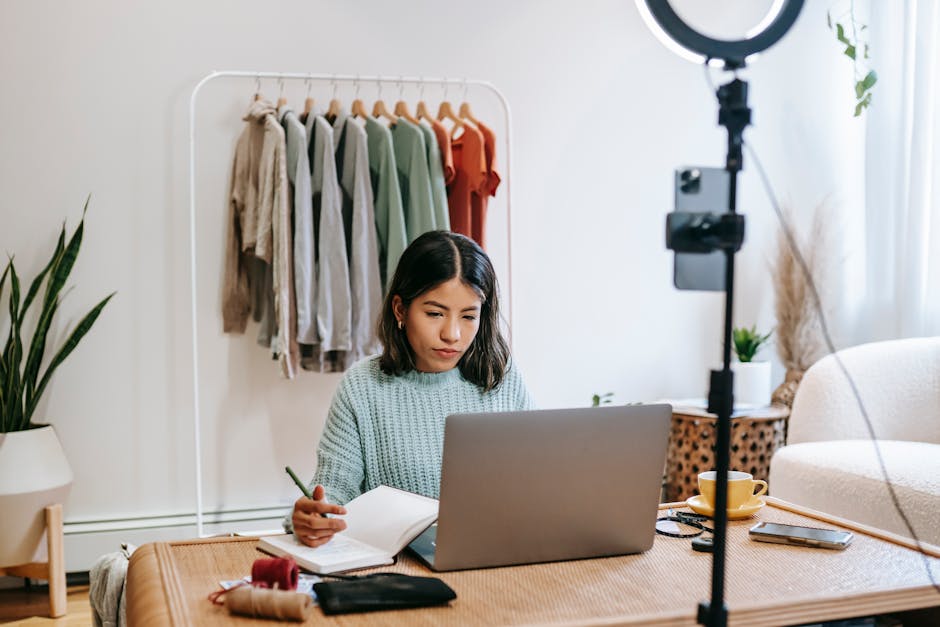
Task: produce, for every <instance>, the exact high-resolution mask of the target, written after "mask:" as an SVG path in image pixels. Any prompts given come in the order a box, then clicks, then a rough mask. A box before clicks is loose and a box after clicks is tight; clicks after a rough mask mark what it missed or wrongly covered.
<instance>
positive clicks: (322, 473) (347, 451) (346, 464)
mask: <svg viewBox="0 0 940 627" xmlns="http://www.w3.org/2000/svg"><path fill="white" fill-rule="evenodd" d="M348 382H349V379H348V378H346V379H344V380H343V383H341V384H340V387H339V389H338V390H337V392H336V396H334V397H333V403H332V405H331V406H330V411H329V414H328V416H327V419H326V426H325V427H324V429H323V435H322V436H320V445H319V447H318V448H317V472H316V475H315V476H314V479H313V484H312V486H311V487H313V486H316V485H317V484H321V485H323V487H324V489H325V490H326V498H327V500H328V501H329V502H330V503H336V504H340V505H343V504H346V503H348V502H349V501H351V500H352V499H354V498H355V497H357V496H359V495H360V494H361V493H362V487H363V481H364V480H365V467H364V463H363V459H362V441H361V437H360V434H359V424H358V420H357V417H356V414H355V411H354V410H353V407H352V403H351V402H350V400H349V399H350V394H349V390H348V389H347V388H348Z"/></svg>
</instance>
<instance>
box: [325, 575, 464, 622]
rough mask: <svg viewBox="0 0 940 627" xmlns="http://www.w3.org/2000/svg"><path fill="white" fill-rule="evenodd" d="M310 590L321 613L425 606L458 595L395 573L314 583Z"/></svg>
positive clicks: (439, 584) (441, 586)
mask: <svg viewBox="0 0 940 627" xmlns="http://www.w3.org/2000/svg"><path fill="white" fill-rule="evenodd" d="M313 591H314V592H316V593H317V602H318V603H319V604H320V608H321V609H322V610H323V613H324V614H346V613H348V612H374V611H376V610H396V609H405V608H409V607H427V606H429V605H441V604H443V603H447V602H448V601H452V600H453V599H456V598H457V593H456V592H454V591H453V590H452V589H451V587H450V586H448V585H447V584H446V583H444V582H443V581H441V580H440V579H435V578H433V577H413V576H411V575H400V574H397V573H376V574H375V575H368V576H365V577H359V578H357V579H350V580H346V581H321V582H319V583H315V584H313Z"/></svg>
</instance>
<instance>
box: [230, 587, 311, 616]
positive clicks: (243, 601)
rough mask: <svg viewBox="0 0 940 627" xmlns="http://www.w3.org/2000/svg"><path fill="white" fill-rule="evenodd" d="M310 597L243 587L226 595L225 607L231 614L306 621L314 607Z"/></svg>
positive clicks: (295, 593)
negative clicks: (311, 608)
mask: <svg viewBox="0 0 940 627" xmlns="http://www.w3.org/2000/svg"><path fill="white" fill-rule="evenodd" d="M312 603H313V601H312V599H311V598H310V596H309V595H306V594H303V593H301V592H290V591H287V590H272V589H268V588H258V587H255V586H241V587H238V588H235V589H233V590H229V591H228V592H226V593H225V607H227V608H228V611H229V613H231V614H240V615H242V616H257V617H259V618H276V619H278V620H295V621H304V620H306V619H307V613H308V612H309V611H310V607H311V606H312Z"/></svg>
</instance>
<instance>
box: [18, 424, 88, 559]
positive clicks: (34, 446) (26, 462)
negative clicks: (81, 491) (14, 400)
mask: <svg viewBox="0 0 940 627" xmlns="http://www.w3.org/2000/svg"><path fill="white" fill-rule="evenodd" d="M71 486H72V469H71V467H69V462H68V460H67V459H66V458H65V451H63V450H62V446H61V445H60V444H59V438H58V437H56V433H55V429H53V428H52V425H33V426H32V428H30V429H26V430H25V431H11V432H9V433H0V567H6V566H19V565H21V564H28V563H30V562H32V561H36V555H37V551H39V552H40V556H41V555H42V551H41V548H42V547H44V546H45V544H44V543H43V542H42V539H43V531H45V519H44V517H43V510H44V509H45V507H46V506H47V505H54V504H56V503H62V502H63V501H64V500H65V497H66V496H67V495H68V492H69V488H70V487H71Z"/></svg>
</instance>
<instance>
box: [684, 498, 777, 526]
mask: <svg viewBox="0 0 940 627" xmlns="http://www.w3.org/2000/svg"><path fill="white" fill-rule="evenodd" d="M685 503H686V505H688V506H689V507H691V508H692V511H693V512H695V513H696V514H702V515H703V516H708V517H709V518H713V517H714V515H715V509H714V508H713V507H712V506H711V505H709V504H708V501H706V500H705V497H703V496H702V495H701V494H696V495H695V496H693V497H691V498H689V500H687V501H686V502H685ZM764 505H766V502H765V501H764V499H762V498H761V497H759V496H755V497H754V498H752V499H751V500H750V501H748V502H747V503H745V504H744V505H742V506H741V507H739V508H737V509H729V510H728V518H729V519H730V520H738V519H739V518H747V517H748V516H753V515H754V514H755V513H756V512H757V510H759V509H760V508H762V507H763V506H764Z"/></svg>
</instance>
